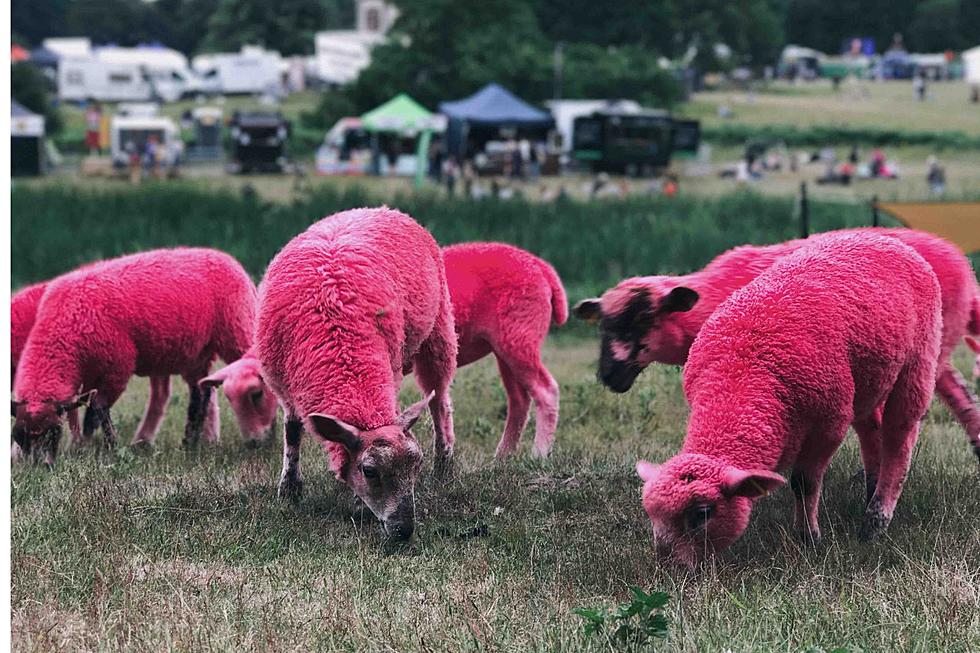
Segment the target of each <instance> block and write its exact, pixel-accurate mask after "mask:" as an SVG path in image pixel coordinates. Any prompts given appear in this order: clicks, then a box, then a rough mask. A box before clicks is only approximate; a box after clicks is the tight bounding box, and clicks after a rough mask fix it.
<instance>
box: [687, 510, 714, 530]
mask: <svg viewBox="0 0 980 653" xmlns="http://www.w3.org/2000/svg"><path fill="white" fill-rule="evenodd" d="M714 513H715V507H714V506H693V507H692V508H689V509H688V511H687V527H688V528H689V529H691V530H695V529H698V528H701V527H702V526H704V525H705V524H706V523H707V522H708V520H709V519H711V515H713V514H714Z"/></svg>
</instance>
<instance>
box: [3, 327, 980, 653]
mask: <svg viewBox="0 0 980 653" xmlns="http://www.w3.org/2000/svg"><path fill="white" fill-rule="evenodd" d="M963 354H964V352H960V356H959V357H958V358H957V363H958V365H959V367H960V368H961V369H964V370H965V369H968V368H967V366H968V361H967V359H966V356H965V355H963ZM594 358H595V343H593V342H591V341H589V340H582V339H579V338H568V337H558V338H553V340H552V342H551V343H550V344H549V345H548V347H547V351H546V363H547V364H548V365H549V367H550V368H551V369H552V371H553V372H554V374H555V376H556V377H557V378H558V380H559V382H560V384H561V389H562V420H561V423H560V425H559V430H558V437H557V444H556V450H555V453H554V455H553V456H552V457H551V458H550V459H549V460H548V461H546V462H543V463H536V462H532V461H531V460H530V459H528V458H527V457H526V452H527V447H528V444H526V443H525V445H524V450H523V451H522V453H521V455H520V456H519V457H517V458H515V459H513V460H511V461H508V462H505V463H503V464H495V463H494V462H493V460H492V455H493V450H494V447H495V445H496V442H497V438H498V437H499V432H500V430H501V428H502V424H503V407H504V395H503V391H502V389H501V387H500V383H499V381H498V379H497V377H496V370H495V367H494V365H493V364H492V362H491V361H489V360H484V361H481V362H480V363H477V364H475V365H472V366H470V367H468V368H464V369H463V370H462V371H461V372H460V374H459V375H458V377H457V380H456V382H455V384H454V388H453V395H454V399H455V403H456V426H457V434H458V438H459V439H458V442H457V458H456V467H455V472H454V474H453V476H452V477H451V478H450V479H449V480H448V481H447V482H445V483H437V482H435V481H434V480H433V479H432V475H431V455H430V453H428V451H429V447H428V446H427V445H426V450H427V454H426V456H427V457H426V466H425V468H424V470H423V477H422V482H421V488H420V492H419V497H418V507H419V530H418V535H417V538H416V540H415V541H414V543H413V544H411V545H410V546H407V547H401V546H396V545H394V544H392V543H390V542H388V541H385V540H384V539H383V536H382V534H381V529H380V527H379V525H378V524H377V523H376V522H375V521H374V520H373V518H371V517H370V516H367V517H365V516H364V515H362V513H361V512H360V511H359V510H358V509H357V508H356V507H354V505H353V501H352V494H351V493H350V492H349V491H348V490H346V488H344V487H343V486H341V485H340V484H339V483H338V482H336V481H335V480H333V479H332V478H331V477H330V476H329V475H328V473H327V471H326V469H325V464H324V457H323V455H322V454H321V453H320V452H319V451H317V450H316V449H315V447H314V446H312V445H311V444H310V443H309V439H307V450H306V451H305V452H304V457H305V460H306V495H305V496H304V498H303V499H302V500H301V501H300V503H298V504H297V505H295V506H294V505H292V504H283V503H280V502H279V501H278V500H277V499H276V496H275V483H276V479H277V476H278V472H279V465H280V454H279V444H278V443H275V444H272V445H270V446H269V447H268V448H266V449H264V450H259V451H251V450H250V451H246V450H243V449H242V448H241V447H240V445H239V442H238V438H237V432H236V427H235V425H234V421H233V418H232V415H231V412H230V410H228V407H227V405H226V404H224V400H222V402H223V406H222V408H223V415H222V425H223V426H222V442H221V443H220V445H218V446H217V447H216V448H214V449H207V450H204V451H201V452H198V453H185V452H183V451H181V450H180V448H179V441H180V436H181V433H182V423H183V422H182V419H183V413H184V411H185V410H186V391H185V390H184V389H183V388H182V387H180V388H178V387H176V386H175V388H176V391H175V396H174V398H173V399H172V400H171V405H170V408H169V412H168V415H167V418H166V421H165V423H164V427H163V431H162V433H161V436H160V439H159V440H158V446H157V451H156V452H155V454H154V455H153V456H152V457H140V456H135V455H133V454H132V453H131V452H130V451H129V450H128V449H126V448H125V447H123V448H121V449H120V450H118V451H117V452H116V453H114V454H111V455H106V454H101V455H99V454H97V453H95V452H93V451H82V452H68V453H67V455H65V456H63V457H62V458H61V459H60V460H59V463H58V466H57V468H56V469H55V470H54V471H53V472H47V471H45V470H43V469H38V468H33V467H29V466H25V465H17V466H16V467H15V469H14V472H13V478H12V481H11V484H12V508H11V509H12V526H11V538H12V558H11V563H12V564H11V568H12V604H13V605H12V618H13V626H12V634H13V649H14V650H16V651H28V650H30V651H54V650H126V651H146V650H185V651H186V650H235V651H264V650H278V651H301V650H325V651H326V650H330V651H333V650H336V651H571V650H590V651H614V650H618V648H619V647H618V646H616V645H615V644H613V643H611V642H609V641H607V640H605V639H604V638H602V637H601V636H595V635H589V636H587V635H585V634H584V632H583V624H584V622H583V620H582V619H581V618H580V617H578V616H577V615H575V614H573V612H572V610H573V609H574V608H577V607H587V608H597V607H612V606H613V605H614V604H616V603H619V602H622V601H623V600H624V599H626V597H627V595H628V591H627V588H628V586H630V585H637V586H640V587H642V588H644V589H647V590H660V591H665V592H668V593H669V594H670V600H669V603H668V605H667V608H666V615H667V616H668V617H669V619H670V620H671V623H670V627H669V637H668V639H667V640H666V641H663V642H655V643H654V644H652V645H650V646H648V647H647V648H645V649H643V650H665V651H726V650H731V651H792V652H801V653H802V652H803V651H816V650H821V649H823V650H832V649H836V648H837V647H843V649H842V650H848V651H857V650H863V651H951V652H959V651H961V652H964V653H966V652H970V651H977V650H978V649H980V520H978V518H977V515H978V513H980V491H978V479H980V474H978V469H977V462H976V460H975V458H973V456H972V454H971V453H970V452H969V450H968V447H967V445H966V442H965V439H964V437H963V434H962V432H961V430H960V429H959V427H958V425H956V424H955V423H953V422H952V420H951V418H950V416H949V415H948V414H947V413H946V411H945V410H944V409H943V408H940V407H938V405H937V406H934V407H933V410H932V411H931V412H930V414H929V417H928V420H927V422H926V424H925V427H924V430H923V434H922V437H921V439H920V444H919V447H918V450H917V452H916V455H915V459H914V462H913V466H912V472H911V476H910V478H909V481H908V483H907V485H906V489H905V493H904V495H903V496H902V500H901V502H900V503H899V506H898V510H897V513H896V518H895V521H894V522H893V523H892V525H891V529H890V531H889V533H888V535H887V536H886V537H885V538H884V539H882V540H880V541H877V542H875V543H872V544H862V543H859V542H858V541H857V538H856V531H857V525H858V522H859V519H860V515H861V513H862V511H863V502H862V496H863V490H862V489H861V488H860V487H859V484H858V483H856V482H855V481H854V480H853V479H852V478H851V476H852V474H853V472H854V470H855V468H856V467H857V465H858V464H859V459H858V456H857V453H856V446H855V440H854V438H849V440H848V442H847V443H846V445H845V447H844V448H843V449H842V451H841V452H840V453H839V454H838V456H837V457H836V459H835V460H834V462H833V464H832V467H831V470H830V473H829V476H828V481H827V485H826V486H825V493H824V511H823V513H822V516H823V528H824V544H823V545H822V546H821V547H820V548H818V549H816V550H807V549H804V548H802V547H801V546H800V544H799V543H798V541H797V540H796V538H795V536H794V535H793V530H792V524H791V512H792V498H791V494H790V492H789V491H788V490H785V491H781V492H779V493H777V494H776V495H774V496H772V497H770V498H768V499H766V500H764V501H762V502H761V503H760V505H759V506H758V508H757V510H756V513H755V516H754V520H753V524H752V525H751V526H750V529H749V531H748V532H747V534H746V536H745V537H744V538H743V539H742V540H741V541H740V542H739V543H738V544H737V545H736V546H735V547H734V548H733V549H732V550H730V551H728V552H727V553H725V554H724V555H722V556H721V557H719V558H717V559H716V560H715V561H714V562H713V563H712V564H711V565H709V566H708V567H706V568H705V569H703V570H702V571H701V572H700V573H696V574H695V573H689V572H686V571H681V570H678V569H675V568H672V567H670V566H667V565H665V564H661V563H660V562H658V560H657V559H656V557H655V555H654V551H653V548H652V545H651V542H650V534H649V529H648V524H647V520H646V517H645V515H644V513H643V511H642V508H641V506H640V503H639V481H638V479H636V478H635V476H634V474H633V471H632V468H633V464H634V462H635V461H636V459H637V458H639V457H649V458H650V459H652V460H661V459H664V458H665V457H667V456H668V455H670V454H671V453H673V452H674V451H676V449H677V447H678V446H679V444H680V442H681V439H682V437H683V431H684V422H685V412H686V409H685V407H684V401H683V396H682V393H681V388H680V385H679V384H680V372H679V370H677V369H675V368H670V367H659V368H651V369H650V370H648V371H647V372H646V373H644V375H643V376H641V378H640V381H639V382H638V385H637V386H636V387H635V388H634V389H633V390H632V391H631V392H630V393H629V394H626V395H622V396H618V395H613V394H612V393H609V392H607V391H606V390H604V389H602V388H601V387H600V386H599V385H598V384H597V383H596V382H595V380H594V378H593V374H594ZM410 385H411V384H410V381H407V382H406V390H405V391H404V392H403V401H409V400H412V399H414V398H415V397H417V393H416V391H415V390H414V389H409V388H410ZM146 393H147V387H146V383H145V382H144V380H142V379H141V380H134V382H133V383H132V384H131V388H130V390H129V391H128V392H127V393H126V394H125V395H124V396H123V398H122V400H121V401H120V403H119V404H118V405H117V408H116V409H115V417H116V421H117V425H118V426H119V428H120V432H121V435H122V437H124V438H126V437H129V436H131V434H132V432H133V431H134V430H135V427H136V424H137V422H138V420H139V416H140V413H141V410H142V407H143V404H144V401H145V398H146ZM429 428H430V427H429V422H428V419H427V418H424V419H423V421H422V422H420V424H419V425H418V426H417V427H416V435H417V436H418V437H419V439H420V441H423V442H427V441H428V439H429ZM526 439H527V438H526ZM811 647H820V648H819V649H817V648H811Z"/></svg>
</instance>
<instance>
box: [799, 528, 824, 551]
mask: <svg viewBox="0 0 980 653" xmlns="http://www.w3.org/2000/svg"><path fill="white" fill-rule="evenodd" d="M800 541H801V542H802V543H803V546H804V548H807V549H816V548H817V547H819V546H820V543H821V542H823V535H822V534H821V533H820V531H815V532H810V531H806V530H805V531H801V532H800Z"/></svg>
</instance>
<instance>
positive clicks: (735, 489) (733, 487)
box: [721, 467, 786, 499]
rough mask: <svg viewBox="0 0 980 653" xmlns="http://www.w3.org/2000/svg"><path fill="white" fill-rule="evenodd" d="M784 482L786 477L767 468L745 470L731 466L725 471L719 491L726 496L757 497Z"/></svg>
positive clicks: (779, 486)
mask: <svg viewBox="0 0 980 653" xmlns="http://www.w3.org/2000/svg"><path fill="white" fill-rule="evenodd" d="M785 484H786V479H784V478H783V477H782V476H780V475H779V474H777V473H775V472H770V471H769V470H768V469H753V470H750V471H745V470H742V469H738V468H735V467H731V468H729V469H728V471H727V472H725V477H724V480H723V481H722V484H721V493H722V494H724V495H725V496H726V497H745V498H747V499H758V498H759V497H764V496H766V495H768V494H769V493H770V492H773V491H774V490H778V489H779V488H781V487H782V486H784V485H785Z"/></svg>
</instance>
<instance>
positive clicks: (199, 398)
mask: <svg viewBox="0 0 980 653" xmlns="http://www.w3.org/2000/svg"><path fill="white" fill-rule="evenodd" d="M187 388H188V390H190V399H189V401H188V402H187V424H186V425H185V426H184V448H187V449H190V448H193V447H196V446H197V445H198V443H199V442H200V440H201V431H202V430H203V428H204V417H205V412H206V411H207V402H208V401H209V400H210V396H211V389H210V388H201V387H200V386H198V385H197V382H196V381H194V380H188V381H187Z"/></svg>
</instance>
